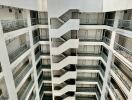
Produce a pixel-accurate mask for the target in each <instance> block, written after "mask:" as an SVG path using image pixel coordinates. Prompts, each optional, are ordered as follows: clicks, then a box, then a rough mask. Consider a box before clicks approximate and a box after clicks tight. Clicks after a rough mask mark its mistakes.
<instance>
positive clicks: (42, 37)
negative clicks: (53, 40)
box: [40, 35, 49, 41]
mask: <svg viewBox="0 0 132 100" xmlns="http://www.w3.org/2000/svg"><path fill="white" fill-rule="evenodd" d="M40 41H49V36H41V35H40Z"/></svg>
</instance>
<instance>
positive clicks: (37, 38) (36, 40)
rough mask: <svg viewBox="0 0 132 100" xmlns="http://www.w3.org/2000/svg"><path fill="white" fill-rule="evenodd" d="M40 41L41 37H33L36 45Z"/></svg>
mask: <svg viewBox="0 0 132 100" xmlns="http://www.w3.org/2000/svg"><path fill="white" fill-rule="evenodd" d="M39 40H40V36H35V37H33V43H34V44H36V43H37V42H38V41H39Z"/></svg>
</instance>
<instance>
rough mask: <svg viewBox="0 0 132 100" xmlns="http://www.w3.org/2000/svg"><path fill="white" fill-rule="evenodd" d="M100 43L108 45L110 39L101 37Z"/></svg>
mask: <svg viewBox="0 0 132 100" xmlns="http://www.w3.org/2000/svg"><path fill="white" fill-rule="evenodd" d="M102 41H103V42H105V43H106V44H108V45H110V39H109V38H108V37H105V36H103V37H102Z"/></svg>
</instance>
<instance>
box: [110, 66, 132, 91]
mask: <svg viewBox="0 0 132 100" xmlns="http://www.w3.org/2000/svg"><path fill="white" fill-rule="evenodd" d="M112 66H113V67H112V70H113V71H114V72H115V74H116V75H117V76H118V77H119V79H120V80H121V81H122V83H123V84H124V85H125V86H126V87H127V89H128V90H129V91H130V89H131V85H132V83H131V82H130V81H129V80H127V78H126V76H125V75H124V74H123V73H122V72H121V70H119V69H118V68H117V66H116V65H115V64H113V65H112Z"/></svg>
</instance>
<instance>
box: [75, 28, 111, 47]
mask: <svg viewBox="0 0 132 100" xmlns="http://www.w3.org/2000/svg"><path fill="white" fill-rule="evenodd" d="M78 38H79V41H81V42H104V43H106V44H108V45H109V44H110V39H111V32H110V31H108V30H102V29H90V30H86V29H80V30H79V31H78Z"/></svg>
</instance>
